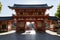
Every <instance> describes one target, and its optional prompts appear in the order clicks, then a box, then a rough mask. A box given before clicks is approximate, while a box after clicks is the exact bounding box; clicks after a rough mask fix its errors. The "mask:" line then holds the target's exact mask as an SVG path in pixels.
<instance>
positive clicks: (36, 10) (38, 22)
mask: <svg viewBox="0 0 60 40" xmlns="http://www.w3.org/2000/svg"><path fill="white" fill-rule="evenodd" d="M8 7H9V8H11V9H14V10H15V12H16V15H15V16H14V18H15V19H16V32H25V30H26V22H34V25H35V27H34V29H35V31H36V32H39V31H43V32H45V25H44V24H45V20H46V19H48V16H47V15H45V12H46V10H47V9H50V8H52V7H53V6H48V5H47V4H38V5H27V4H26V5H24V4H14V6H8Z"/></svg>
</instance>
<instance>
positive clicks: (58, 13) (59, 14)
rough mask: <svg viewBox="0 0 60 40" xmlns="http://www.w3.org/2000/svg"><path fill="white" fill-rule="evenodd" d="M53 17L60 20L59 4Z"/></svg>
mask: <svg viewBox="0 0 60 40" xmlns="http://www.w3.org/2000/svg"><path fill="white" fill-rule="evenodd" d="M55 16H56V17H58V18H60V4H59V5H58V8H57V11H56V13H55Z"/></svg>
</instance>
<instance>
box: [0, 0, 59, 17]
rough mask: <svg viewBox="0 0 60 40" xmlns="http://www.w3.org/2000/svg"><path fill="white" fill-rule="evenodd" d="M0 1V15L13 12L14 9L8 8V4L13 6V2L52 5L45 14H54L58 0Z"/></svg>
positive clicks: (8, 14)
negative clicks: (0, 4) (0, 9)
mask: <svg viewBox="0 0 60 40" xmlns="http://www.w3.org/2000/svg"><path fill="white" fill-rule="evenodd" d="M0 2H1V3H2V11H1V13H0V17H1V16H12V14H15V11H14V10H11V9H9V8H8V6H13V5H14V4H47V5H48V6H51V5H53V7H52V8H51V9H50V10H47V11H46V14H49V15H50V16H54V14H55V12H56V10H57V6H58V4H59V3H60V0H0Z"/></svg>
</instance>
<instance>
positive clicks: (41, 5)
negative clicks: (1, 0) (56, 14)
mask: <svg viewBox="0 0 60 40" xmlns="http://www.w3.org/2000/svg"><path fill="white" fill-rule="evenodd" d="M8 7H9V8H12V9H14V8H47V9H49V8H52V7H53V6H48V5H47V4H36V5H35V4H34V5H24V4H14V6H12V7H11V6H8Z"/></svg>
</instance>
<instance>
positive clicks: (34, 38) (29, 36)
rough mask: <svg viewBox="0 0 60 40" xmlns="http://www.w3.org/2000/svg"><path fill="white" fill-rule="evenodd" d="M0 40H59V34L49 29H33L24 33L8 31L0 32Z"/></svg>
mask: <svg viewBox="0 0 60 40" xmlns="http://www.w3.org/2000/svg"><path fill="white" fill-rule="evenodd" d="M0 40H60V36H59V35H58V34H57V33H55V32H51V31H49V30H47V31H46V33H43V32H41V33H35V31H34V30H32V31H31V30H30V31H26V32H25V33H22V34H20V33H15V31H14V30H13V31H10V32H6V33H0Z"/></svg>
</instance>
